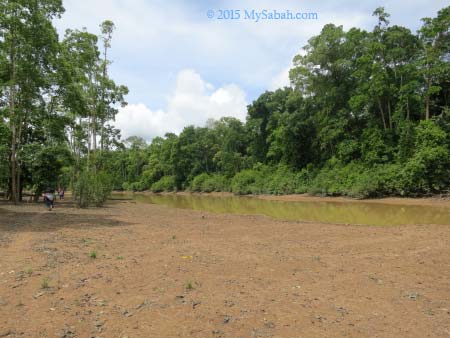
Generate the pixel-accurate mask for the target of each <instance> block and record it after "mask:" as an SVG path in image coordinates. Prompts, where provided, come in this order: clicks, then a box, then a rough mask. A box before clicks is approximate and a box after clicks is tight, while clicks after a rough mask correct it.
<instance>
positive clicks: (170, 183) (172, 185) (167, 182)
mask: <svg viewBox="0 0 450 338" xmlns="http://www.w3.org/2000/svg"><path fill="white" fill-rule="evenodd" d="M151 190H152V191H153V192H161V191H174V190H176V182H175V176H163V177H161V179H160V180H159V181H157V182H155V183H153V184H152V187H151Z"/></svg>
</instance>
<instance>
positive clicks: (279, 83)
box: [269, 66, 291, 90]
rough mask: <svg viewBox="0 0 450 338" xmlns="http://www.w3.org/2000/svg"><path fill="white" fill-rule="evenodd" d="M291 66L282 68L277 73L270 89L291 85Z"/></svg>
mask: <svg viewBox="0 0 450 338" xmlns="http://www.w3.org/2000/svg"><path fill="white" fill-rule="evenodd" d="M290 69H291V66H288V67H286V68H284V69H282V70H281V71H280V72H279V73H278V74H277V75H275V76H274V77H273V78H272V82H271V84H270V87H269V89H270V90H277V89H278V88H284V87H289V86H290V85H291V82H290V80H289V70H290Z"/></svg>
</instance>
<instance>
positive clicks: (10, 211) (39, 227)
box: [0, 201, 132, 234]
mask: <svg viewBox="0 0 450 338" xmlns="http://www.w3.org/2000/svg"><path fill="white" fill-rule="evenodd" d="M114 203H117V202H111V203H110V204H114ZM108 209H109V207H108V206H105V207H102V208H100V209H78V208H76V207H75V206H74V205H73V203H71V202H70V201H63V202H59V203H57V204H56V206H55V209H54V210H53V211H47V210H46V208H45V207H44V205H43V204H42V203H20V204H18V205H12V204H11V203H9V202H6V201H0V233H3V234H5V233H8V232H17V231H35V232H46V231H55V230H59V229H64V228H74V229H83V228H99V227H117V226H125V225H130V224H132V223H129V222H123V221H118V220H116V219H114V218H113V217H112V216H111V215H108V214H107V210H108ZM105 211H106V212H105Z"/></svg>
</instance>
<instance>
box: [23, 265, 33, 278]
mask: <svg viewBox="0 0 450 338" xmlns="http://www.w3.org/2000/svg"><path fill="white" fill-rule="evenodd" d="M25 273H26V274H27V275H28V276H31V275H32V274H33V269H32V268H31V266H29V267H28V268H26V269H25Z"/></svg>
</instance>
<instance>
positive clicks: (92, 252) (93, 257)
mask: <svg viewBox="0 0 450 338" xmlns="http://www.w3.org/2000/svg"><path fill="white" fill-rule="evenodd" d="M89 257H91V258H92V259H95V258H97V251H95V250H92V251H91V252H90V254H89Z"/></svg>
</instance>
